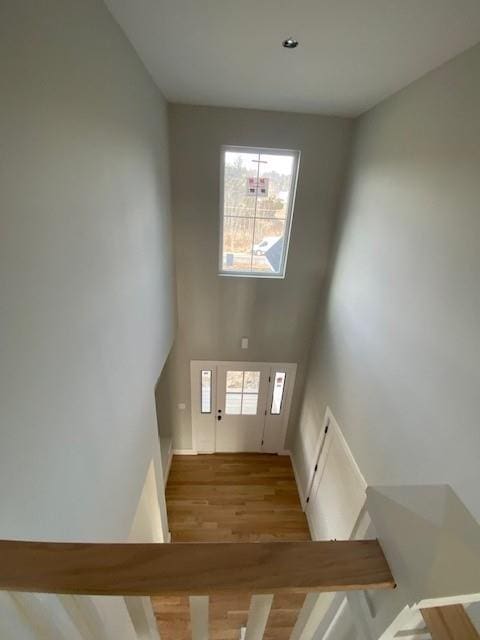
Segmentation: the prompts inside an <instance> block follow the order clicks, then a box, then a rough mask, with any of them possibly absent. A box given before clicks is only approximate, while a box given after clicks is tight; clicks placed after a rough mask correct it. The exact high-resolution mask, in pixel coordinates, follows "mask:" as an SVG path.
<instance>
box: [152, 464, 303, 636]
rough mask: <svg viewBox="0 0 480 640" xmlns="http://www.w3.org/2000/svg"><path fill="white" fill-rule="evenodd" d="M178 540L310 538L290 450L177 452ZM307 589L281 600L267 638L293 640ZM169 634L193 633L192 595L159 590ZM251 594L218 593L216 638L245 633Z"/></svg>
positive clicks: (173, 474) (163, 629)
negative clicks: (286, 452)
mask: <svg viewBox="0 0 480 640" xmlns="http://www.w3.org/2000/svg"><path fill="white" fill-rule="evenodd" d="M166 498H167V510H168V519H169V525H170V531H171V534H172V542H264V541H265V542H266V541H275V540H310V532H309V529H308V524H307V520H306V517H305V514H304V513H303V511H302V508H301V505H300V500H299V497H298V491H297V486H296V483H295V477H294V475H293V470H292V466H291V462H290V458H289V457H288V456H277V455H268V454H243V453H242V454H238V453H236V454H214V455H199V456H174V458H173V462H172V467H171V470H170V476H169V479H168V484H167V488H166ZM303 600H304V596H303V595H298V594H281V595H280V594H279V595H276V596H275V598H274V600H273V605H272V609H271V612H270V616H269V619H268V624H267V628H266V631H265V636H264V637H265V640H288V638H289V637H290V633H291V630H292V628H293V625H294V623H295V620H296V618H297V615H298V611H299V610H300V608H301V606H302V604H303ZM152 601H153V608H154V611H155V616H156V618H157V623H158V626H159V630H160V635H161V638H162V640H187V639H189V638H191V630H190V620H189V618H190V616H189V609H188V599H187V598H178V597H170V598H158V597H156V598H152ZM249 602H250V594H248V593H238V594H237V593H236V594H232V595H228V596H227V595H219V594H214V595H212V596H211V598H210V621H209V629H210V640H238V639H239V637H240V627H242V626H245V624H246V622H247V616H248V606H249Z"/></svg>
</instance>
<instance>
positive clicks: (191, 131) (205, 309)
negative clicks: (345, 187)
mask: <svg viewBox="0 0 480 640" xmlns="http://www.w3.org/2000/svg"><path fill="white" fill-rule="evenodd" d="M169 117H170V139H171V163H172V164H171V167H172V197H173V216H174V232H175V249H176V270H177V282H178V288H177V297H178V316H179V326H178V333H177V338H176V341H175V345H174V349H173V351H172V353H171V355H170V357H169V360H168V369H167V370H166V372H165V373H166V375H164V376H162V379H161V384H160V387H159V393H158V395H157V406H158V413H159V419H160V428H161V431H162V433H168V432H169V430H170V428H171V429H172V433H173V439H174V446H175V447H176V448H190V447H191V443H192V440H191V417H190V416H191V414H190V373H189V363H190V360H195V359H210V360H251V361H266V362H270V361H272V362H275V361H279V362H282V361H283V362H298V363H299V365H300V366H299V372H298V377H297V385H296V388H297V390H301V387H302V377H303V373H304V368H303V364H304V362H305V359H306V355H307V353H308V349H309V346H310V340H311V336H312V330H313V322H314V317H315V311H316V307H317V303H318V297H319V292H320V289H321V286H322V283H323V278H324V274H325V269H326V264H327V256H328V249H329V246H330V238H331V228H332V219H333V216H334V213H335V211H336V207H337V204H338V199H339V192H340V187H341V183H342V178H343V175H344V166H345V160H346V155H347V150H348V146H349V140H350V131H351V121H350V120H348V119H344V118H329V117H320V116H305V115H298V114H283V113H278V112H275V113H273V112H268V111H254V110H246V109H223V108H209V107H189V106H182V105H171V106H170V107H169ZM222 144H232V145H245V146H264V147H277V148H287V149H300V150H301V152H302V158H301V166H300V175H299V182H298V190H297V199H296V206H295V214H294V219H293V228H292V236H291V242H290V251H289V256H288V264H287V275H286V278H285V279H284V280H268V279H267V280H265V279H254V278H230V277H219V276H218V275H217V273H218V243H219V166H220V147H221V145H222ZM242 336H248V337H249V338H250V346H249V349H248V351H242V350H241V349H240V338H241V337H242ZM297 398H298V394H297ZM179 402H185V403H186V404H187V409H186V411H178V410H177V409H176V405H177V404H178V403H179ZM293 415H295V403H294V407H293ZM293 421H294V420H293ZM293 421H291V423H293Z"/></svg>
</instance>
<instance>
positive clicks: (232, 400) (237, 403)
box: [225, 393, 242, 416]
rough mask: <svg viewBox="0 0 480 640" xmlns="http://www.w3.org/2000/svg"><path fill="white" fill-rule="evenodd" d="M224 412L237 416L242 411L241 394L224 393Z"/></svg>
mask: <svg viewBox="0 0 480 640" xmlns="http://www.w3.org/2000/svg"><path fill="white" fill-rule="evenodd" d="M225 413H226V415H228V416H239V415H240V414H241V413H242V394H241V393H226V394H225Z"/></svg>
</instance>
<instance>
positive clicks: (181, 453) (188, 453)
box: [172, 449, 198, 456]
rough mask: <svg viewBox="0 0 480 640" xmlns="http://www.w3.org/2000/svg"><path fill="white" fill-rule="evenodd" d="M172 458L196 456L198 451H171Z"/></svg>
mask: <svg viewBox="0 0 480 640" xmlns="http://www.w3.org/2000/svg"><path fill="white" fill-rule="evenodd" d="M172 455H174V456H197V455H198V451H196V450H195V449H173V454H172Z"/></svg>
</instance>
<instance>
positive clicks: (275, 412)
mask: <svg viewBox="0 0 480 640" xmlns="http://www.w3.org/2000/svg"><path fill="white" fill-rule="evenodd" d="M286 376H287V374H286V373H285V372H284V371H277V372H276V373H275V377H274V382H273V394H272V406H271V407H270V413H271V415H272V416H279V415H280V413H281V411H282V401H283V390H284V388H285V378H286Z"/></svg>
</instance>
